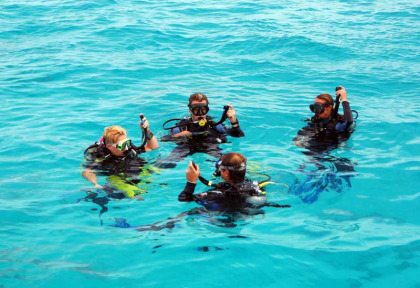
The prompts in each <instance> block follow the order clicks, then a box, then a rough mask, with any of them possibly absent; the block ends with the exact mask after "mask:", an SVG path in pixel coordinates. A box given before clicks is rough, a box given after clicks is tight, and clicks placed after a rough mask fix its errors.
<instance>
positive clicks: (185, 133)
mask: <svg viewBox="0 0 420 288" xmlns="http://www.w3.org/2000/svg"><path fill="white" fill-rule="evenodd" d="M190 135H192V133H191V132H190V131H182V132H179V133H177V134H174V135H172V137H182V136H185V137H187V136H190Z"/></svg>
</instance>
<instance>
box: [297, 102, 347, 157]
mask: <svg viewBox="0 0 420 288" xmlns="http://www.w3.org/2000/svg"><path fill="white" fill-rule="evenodd" d="M342 105H343V110H344V115H340V114H338V115H337V117H336V118H335V117H334V118H331V117H330V118H326V119H321V118H319V117H317V116H316V115H315V116H313V117H312V118H311V119H310V121H309V123H308V125H307V126H306V127H303V128H302V129H300V130H299V132H298V135H297V136H296V137H295V138H294V139H293V140H294V141H296V142H298V143H299V146H303V147H305V148H306V149H308V150H309V151H311V152H314V153H319V152H324V151H330V150H334V149H336V148H337V147H338V144H340V143H341V142H343V141H346V140H347V139H349V137H350V135H351V133H352V132H353V129H352V128H353V123H354V120H353V114H352V112H351V109H350V104H349V102H347V101H343V102H342Z"/></svg>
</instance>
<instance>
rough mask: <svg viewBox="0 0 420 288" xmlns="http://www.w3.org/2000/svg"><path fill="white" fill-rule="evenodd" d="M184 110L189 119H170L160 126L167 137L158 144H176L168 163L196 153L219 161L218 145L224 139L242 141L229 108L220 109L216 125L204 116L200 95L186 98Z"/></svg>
mask: <svg viewBox="0 0 420 288" xmlns="http://www.w3.org/2000/svg"><path fill="white" fill-rule="evenodd" d="M188 107H189V112H190V114H191V116H189V117H186V118H183V119H170V120H168V121H166V122H165V123H164V124H163V129H164V130H169V134H168V135H165V136H163V137H162V138H161V141H173V142H175V143H177V144H178V147H176V148H175V149H174V150H173V151H172V153H171V155H170V156H169V157H168V159H170V160H175V161H180V160H182V159H184V158H185V157H187V156H188V155H192V154H194V153H197V152H203V153H207V154H210V155H211V156H213V157H216V158H219V157H220V156H221V148H220V147H219V144H220V143H226V142H227V138H226V135H230V136H232V137H244V132H243V131H242V130H241V128H240V127H239V121H238V119H237V118H236V111H235V109H234V108H233V106H232V105H227V106H224V113H223V115H222V118H221V119H220V120H219V121H218V122H215V121H214V120H213V119H212V117H211V116H209V115H207V113H208V112H209V110H210V108H209V101H208V99H207V96H206V95H204V94H203V93H195V94H192V95H190V98H189V104H188ZM226 119H229V121H230V123H231V128H228V127H227V126H225V125H223V122H224V121H225V120H226ZM174 121H178V122H177V123H176V124H175V125H174V126H172V127H166V124H167V123H170V122H174Z"/></svg>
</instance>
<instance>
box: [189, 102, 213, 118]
mask: <svg viewBox="0 0 420 288" xmlns="http://www.w3.org/2000/svg"><path fill="white" fill-rule="evenodd" d="M188 107H190V110H191V113H192V114H193V115H194V116H203V115H206V114H207V113H208V112H209V110H210V108H209V105H208V104H204V103H203V104H192V105H188Z"/></svg>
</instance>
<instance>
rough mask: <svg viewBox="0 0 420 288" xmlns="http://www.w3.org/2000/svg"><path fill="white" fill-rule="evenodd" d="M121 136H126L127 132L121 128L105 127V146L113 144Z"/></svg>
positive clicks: (115, 126)
mask: <svg viewBox="0 0 420 288" xmlns="http://www.w3.org/2000/svg"><path fill="white" fill-rule="evenodd" d="M121 135H124V136H127V131H125V129H124V128H122V127H121V126H117V125H114V126H109V127H106V128H105V130H104V141H105V143H106V144H115V143H116V142H117V139H118V137H120V136H121Z"/></svg>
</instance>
